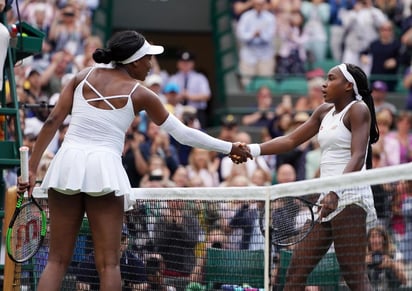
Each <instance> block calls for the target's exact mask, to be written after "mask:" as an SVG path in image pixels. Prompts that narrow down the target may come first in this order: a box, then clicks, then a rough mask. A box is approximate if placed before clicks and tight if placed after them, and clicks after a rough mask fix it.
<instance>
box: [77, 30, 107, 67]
mask: <svg viewBox="0 0 412 291" xmlns="http://www.w3.org/2000/svg"><path fill="white" fill-rule="evenodd" d="M100 47H103V41H102V40H101V38H100V37H99V36H97V35H96V36H95V35H92V36H90V37H88V38H87V39H86V40H85V41H84V52H83V53H82V54H79V55H76V56H75V57H74V60H73V64H74V66H75V71H77V72H80V71H81V70H83V69H85V68H87V67H91V66H93V65H95V64H96V63H95V61H94V60H93V53H94V51H95V50H96V49H97V48H100Z"/></svg>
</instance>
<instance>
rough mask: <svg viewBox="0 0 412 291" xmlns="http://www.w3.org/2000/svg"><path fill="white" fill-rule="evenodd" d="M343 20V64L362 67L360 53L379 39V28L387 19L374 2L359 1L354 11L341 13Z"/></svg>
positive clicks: (369, 0) (370, 0)
mask: <svg viewBox="0 0 412 291" xmlns="http://www.w3.org/2000/svg"><path fill="white" fill-rule="evenodd" d="M342 12H344V11H342ZM341 20H342V24H343V29H344V37H343V44H344V49H343V55H342V62H343V63H351V64H355V65H358V66H360V65H361V62H360V55H359V53H360V52H361V51H363V50H365V49H366V48H368V47H369V46H370V44H371V43H372V41H374V40H376V39H377V38H378V27H380V26H381V25H382V24H383V23H384V22H385V21H387V17H386V16H385V14H383V12H382V11H381V10H379V9H378V8H376V7H374V6H373V4H372V0H358V1H356V3H355V5H354V6H353V9H352V10H349V11H345V13H341ZM364 69H365V70H366V72H369V71H370V70H368V69H367V68H364Z"/></svg>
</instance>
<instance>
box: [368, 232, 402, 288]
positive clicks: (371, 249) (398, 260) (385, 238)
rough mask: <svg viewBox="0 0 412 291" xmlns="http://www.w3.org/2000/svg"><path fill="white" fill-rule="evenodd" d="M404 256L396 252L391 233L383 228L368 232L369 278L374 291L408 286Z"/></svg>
mask: <svg viewBox="0 0 412 291" xmlns="http://www.w3.org/2000/svg"><path fill="white" fill-rule="evenodd" d="M401 256H402V254H401V253H399V252H397V251H396V250H395V246H394V245H393V244H392V241H391V238H390V236H389V233H388V232H387V231H386V229H385V228H383V227H373V228H371V229H369V231H368V251H367V254H366V258H365V260H366V264H367V265H368V276H369V280H370V282H371V285H372V287H373V289H374V290H388V291H389V290H397V288H399V287H400V286H401V285H405V284H406V274H405V266H404V264H403V263H402V257H401Z"/></svg>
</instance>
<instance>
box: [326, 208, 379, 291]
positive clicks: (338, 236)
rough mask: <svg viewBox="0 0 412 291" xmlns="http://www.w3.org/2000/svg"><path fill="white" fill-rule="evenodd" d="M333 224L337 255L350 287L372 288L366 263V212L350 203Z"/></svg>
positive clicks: (358, 289)
mask: <svg viewBox="0 0 412 291" xmlns="http://www.w3.org/2000/svg"><path fill="white" fill-rule="evenodd" d="M348 219H350V223H348ZM331 224H332V236H333V239H334V243H335V252H336V257H337V259H338V262H339V266H340V269H341V273H342V275H343V278H344V279H345V281H346V284H348V286H349V289H350V290H352V291H367V290H371V287H370V284H369V279H368V276H367V269H366V263H365V256H366V244H367V237H366V212H365V211H364V210H363V209H362V208H361V207H359V206H356V205H349V206H347V207H346V208H345V209H344V210H343V211H342V212H341V213H339V214H338V215H337V216H336V217H335V218H334V219H333V220H332V222H331Z"/></svg>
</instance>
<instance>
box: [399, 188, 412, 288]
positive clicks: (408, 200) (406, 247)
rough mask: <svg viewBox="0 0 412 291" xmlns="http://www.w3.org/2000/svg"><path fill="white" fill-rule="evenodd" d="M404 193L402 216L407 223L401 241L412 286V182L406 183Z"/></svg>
mask: <svg viewBox="0 0 412 291" xmlns="http://www.w3.org/2000/svg"><path fill="white" fill-rule="evenodd" d="M404 186H405V187H403V190H401V191H402V192H404V193H405V198H404V200H403V203H402V215H403V217H404V221H405V236H404V237H403V239H402V241H401V248H400V250H401V252H402V254H403V256H404V261H405V265H406V269H407V277H408V278H407V280H408V283H407V285H408V286H412V248H411V245H412V182H411V181H405V182H404Z"/></svg>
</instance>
